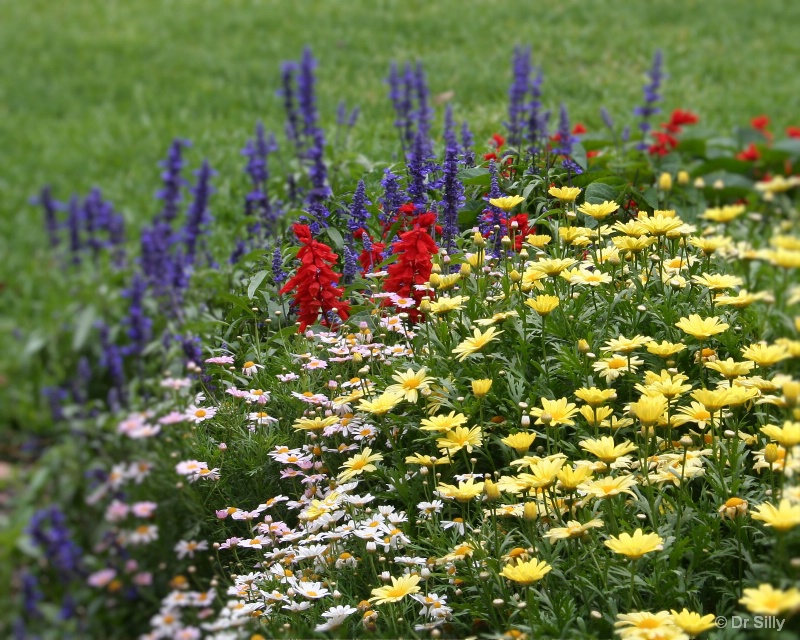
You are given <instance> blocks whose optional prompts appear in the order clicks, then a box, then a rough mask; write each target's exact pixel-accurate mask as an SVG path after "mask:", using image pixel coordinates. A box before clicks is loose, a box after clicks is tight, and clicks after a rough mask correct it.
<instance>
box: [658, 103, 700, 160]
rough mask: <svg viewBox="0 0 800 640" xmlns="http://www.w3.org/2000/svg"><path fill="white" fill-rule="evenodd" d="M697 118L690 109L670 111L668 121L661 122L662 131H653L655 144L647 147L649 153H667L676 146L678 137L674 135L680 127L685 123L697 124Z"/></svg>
mask: <svg viewBox="0 0 800 640" xmlns="http://www.w3.org/2000/svg"><path fill="white" fill-rule="evenodd" d="M699 120H700V118H698V117H697V115H696V114H694V113H692V112H691V111H684V110H683V109H675V111H673V112H672V116H670V119H669V122H662V123H661V128H662V129H663V130H664V131H654V132H653V137H654V138H655V139H656V141H655V144H651V145H650V147H648V149H647V150H648V152H649V153H650V155H659V156H665V155H667V154H668V153H669V152H670V151H672V150H673V149H674V148H675V147H677V146H678V139H677V138H676V137H675V136H676V135H677V134H679V133H680V132H681V131H682V130H683V129H682V127H684V126H686V125H687V124H697V122H698V121H699Z"/></svg>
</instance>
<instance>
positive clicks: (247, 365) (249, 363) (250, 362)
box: [244, 360, 256, 369]
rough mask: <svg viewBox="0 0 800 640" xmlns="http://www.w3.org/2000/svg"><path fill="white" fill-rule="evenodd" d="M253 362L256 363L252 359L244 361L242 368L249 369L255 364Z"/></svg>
mask: <svg viewBox="0 0 800 640" xmlns="http://www.w3.org/2000/svg"><path fill="white" fill-rule="evenodd" d="M255 364H256V363H255V362H253V361H252V360H248V361H247V362H245V363H244V368H245V369H250V368H251V367H254V366H255Z"/></svg>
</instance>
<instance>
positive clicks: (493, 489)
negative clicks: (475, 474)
mask: <svg viewBox="0 0 800 640" xmlns="http://www.w3.org/2000/svg"><path fill="white" fill-rule="evenodd" d="M483 492H484V493H485V494H486V499H487V500H490V501H494V500H499V499H500V488H499V487H498V486H497V485H496V484H495V483H494V482H492V481H491V480H485V481H484V483H483Z"/></svg>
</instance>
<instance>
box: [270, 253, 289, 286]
mask: <svg viewBox="0 0 800 640" xmlns="http://www.w3.org/2000/svg"><path fill="white" fill-rule="evenodd" d="M272 279H273V280H274V281H275V284H276V285H278V284H281V283H282V282H283V281H284V280H286V272H285V271H284V270H283V256H282V255H281V249H280V247H275V249H274V250H273V252H272Z"/></svg>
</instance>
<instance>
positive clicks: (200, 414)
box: [194, 409, 206, 418]
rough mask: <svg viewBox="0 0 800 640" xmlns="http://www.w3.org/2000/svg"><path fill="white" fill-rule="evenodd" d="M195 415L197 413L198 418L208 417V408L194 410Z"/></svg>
mask: <svg viewBox="0 0 800 640" xmlns="http://www.w3.org/2000/svg"><path fill="white" fill-rule="evenodd" d="M194 415H196V416H197V417H198V418H205V417H206V410H205V409H198V410H197V411H195V412H194Z"/></svg>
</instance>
